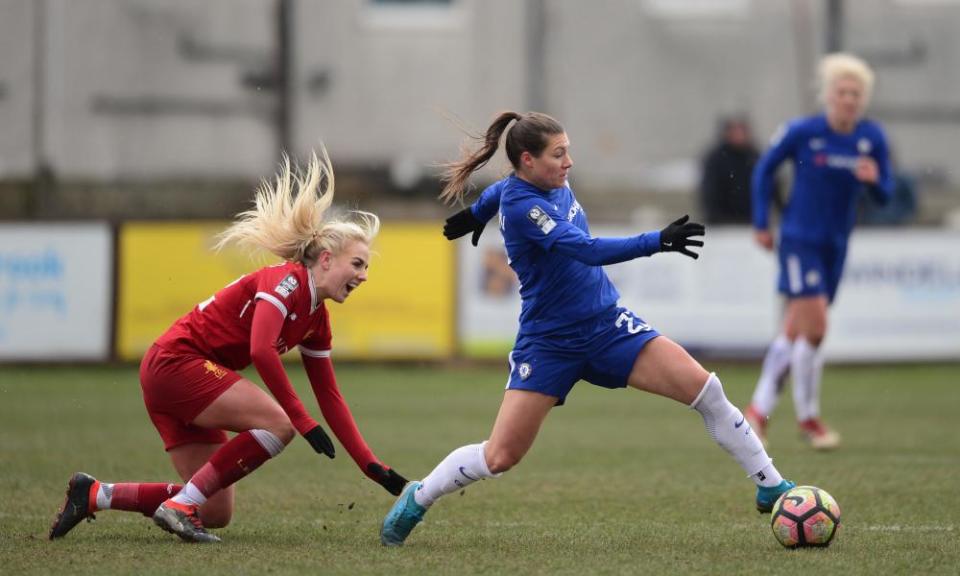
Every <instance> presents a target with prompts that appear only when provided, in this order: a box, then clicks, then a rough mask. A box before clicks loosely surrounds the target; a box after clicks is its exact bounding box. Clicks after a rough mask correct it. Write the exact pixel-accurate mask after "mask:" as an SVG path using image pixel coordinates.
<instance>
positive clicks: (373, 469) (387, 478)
mask: <svg viewBox="0 0 960 576" xmlns="http://www.w3.org/2000/svg"><path fill="white" fill-rule="evenodd" d="M367 474H368V475H369V476H370V477H371V478H373V479H374V480H375V481H376V482H377V483H378V484H380V485H381V486H383V487H384V488H386V489H387V492H389V493H391V494H393V495H394V496H399V495H400V493H401V492H403V487H404V486H406V485H407V479H406V478H404V477H403V476H401V475H399V474H397V473H396V471H394V470H393V469H392V468H385V467H384V466H383V464H378V463H376V462H371V463H370V464H367Z"/></svg>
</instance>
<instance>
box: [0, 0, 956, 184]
mask: <svg viewBox="0 0 960 576" xmlns="http://www.w3.org/2000/svg"><path fill="white" fill-rule="evenodd" d="M292 5H293V12H294V23H293V30H294V33H295V36H294V42H293V46H292V47H293V53H294V60H293V71H294V77H295V84H294V89H293V94H292V104H291V106H292V109H291V110H290V113H291V117H292V141H293V144H294V146H293V147H294V152H295V153H303V152H305V151H306V150H308V149H309V148H311V147H314V146H315V145H316V143H317V142H318V141H319V140H320V139H321V138H322V139H323V140H324V141H325V142H326V143H327V145H328V147H329V148H330V151H331V154H332V156H333V158H334V161H335V163H338V164H340V165H346V166H354V167H364V166H370V167H377V168H383V167H384V166H386V167H389V169H390V170H391V174H392V176H393V178H394V179H395V181H396V182H397V183H400V184H403V183H404V182H410V181H413V180H416V179H417V178H418V177H420V176H422V175H423V174H424V173H425V172H429V171H430V169H431V168H430V166H431V165H433V164H435V163H437V162H440V161H444V160H449V159H451V158H452V157H454V156H456V153H457V146H458V143H459V142H461V140H462V135H461V133H460V132H458V130H457V128H456V127H455V125H454V123H453V122H451V121H450V120H449V119H448V118H447V117H446V116H449V115H453V116H455V117H459V118H460V119H462V121H463V122H464V123H465V124H467V125H469V126H472V127H474V128H483V127H485V126H486V124H487V122H488V121H489V120H490V119H491V117H492V116H493V114H494V113H496V112H497V111H499V110H502V109H506V108H512V109H520V110H525V109H528V108H529V107H531V106H532V105H536V106H537V107H539V108H542V109H543V110H545V111H547V112H549V113H552V114H555V115H556V116H558V118H559V119H560V120H561V121H562V122H563V123H564V124H565V126H566V127H567V130H568V132H569V133H570V135H571V138H572V140H573V144H574V148H573V153H574V158H575V161H576V162H577V168H576V170H575V177H576V181H575V184H576V185H577V186H578V187H579V188H581V189H582V188H585V187H589V188H590V189H591V190H600V191H602V190H612V191H615V190H630V189H646V190H651V189H652V190H672V189H681V190H684V189H689V187H690V186H692V185H693V183H694V182H695V180H696V161H697V158H698V156H699V155H700V153H701V151H702V149H703V147H704V145H705V144H706V143H707V142H708V141H709V140H710V139H711V138H712V136H713V133H714V126H715V122H716V118H717V116H718V115H720V114H723V113H726V112H731V111H746V112H747V113H749V114H750V116H751V117H752V118H753V120H754V124H755V126H756V132H757V136H758V138H759V139H760V140H761V141H765V140H766V138H767V136H768V135H769V134H770V133H772V131H773V130H774V128H775V127H776V125H777V124H778V123H780V122H781V121H783V120H785V119H787V118H790V117H791V116H794V115H797V114H801V113H807V112H810V111H812V110H813V109H815V105H816V104H815V101H814V91H813V87H812V77H811V74H810V72H811V71H812V69H813V67H814V65H815V63H816V60H817V58H818V56H819V54H820V53H821V51H822V49H823V46H824V39H823V37H824V25H823V23H824V20H825V18H824V14H823V5H824V3H823V2H819V1H814V0H809V1H787V0H775V1H760V0H717V1H715V2H699V1H678V0H674V1H668V0H604V1H602V2H582V1H580V0H527V1H526V2H520V1H516V0H453V1H452V2H451V3H450V4H449V5H444V4H443V3H439V4H438V3H427V4H426V5H419V6H414V7H404V6H397V5H395V4H393V3H378V2H371V1H369V0H343V1H319V0H296V1H294V2H293V3H292ZM844 5H845V7H846V20H847V27H846V37H845V42H846V46H847V47H848V48H849V49H851V50H855V51H860V52H862V53H863V54H865V55H866V56H867V58H868V59H869V60H870V61H871V62H873V63H874V65H875V66H876V70H877V74H878V82H879V84H878V90H877V94H876V98H875V102H874V111H875V112H876V116H877V117H878V118H879V119H880V120H881V121H884V122H886V124H887V127H888V130H889V132H890V134H891V137H892V140H893V142H894V145H895V147H896V150H897V153H898V157H899V160H900V163H901V165H902V166H903V167H905V168H907V169H910V170H913V171H915V172H919V173H921V174H922V175H923V174H925V175H927V176H929V177H930V178H931V179H932V180H937V179H938V178H939V179H940V180H941V181H946V182H947V184H948V185H952V186H956V185H957V183H958V182H960V167H957V165H956V162H954V160H953V155H954V150H955V149H956V145H957V144H958V140H960V139H958V137H957V134H960V130H958V128H960V66H957V62H958V60H960V58H958V56H960V39H958V34H957V31H958V30H960V2H955V1H947V0H942V1H939V2H933V1H929V0H927V1H919V0H848V1H847V2H846V3H845V4H844ZM275 12H276V5H275V3H273V2H267V1H265V0H208V1H206V2H202V3H200V2H195V1H192V0H86V1H84V2H76V1H71V0H36V1H35V2H30V1H29V0H0V124H2V125H3V126H4V129H3V130H2V131H0V179H3V178H12V177H23V176H29V175H30V174H32V172H33V170H34V168H35V166H36V165H37V158H38V156H39V157H44V158H46V159H47V160H48V161H49V163H50V164H51V166H52V168H53V169H54V170H55V171H56V173H57V174H58V175H59V176H61V177H63V178H83V179H93V180H97V179H103V180H116V179H124V178H127V179H130V178H132V179H140V178H146V179H150V178H157V177H164V178H170V177H200V178H222V177H241V178H256V177H259V176H262V175H264V174H267V173H269V172H270V171H272V167H273V165H274V162H275V160H276V158H277V156H278V140H277V130H276V125H275V122H274V118H275V116H274V114H275V112H276V108H275V107H276V105H277V99H276V97H275V96H276V95H275V92H274V91H273V89H272V87H271V85H270V74H271V73H272V72H273V71H275V68H274V67H273V64H274V63H275V58H276V38H275V34H276V23H275V22H274V15H275ZM531 15H533V16H531ZM37 18H39V20H37ZM541 19H542V20H541ZM537 22H542V29H543V30H544V34H543V36H542V39H541V42H540V44H539V46H540V48H541V51H540V52H539V53H540V54H542V57H540V56H537V54H538V52H536V51H533V52H531V39H530V34H529V31H530V30H531V29H532V26H534V25H535V24H536V23H537ZM38 31H39V32H38ZM38 33H39V34H40V35H39V36H38ZM34 46H40V47H41V48H42V50H41V52H40V54H41V55H42V57H40V58H36V57H35V55H36V54H35V52H34V50H33V48H34ZM534 46H536V43H534ZM37 72H39V73H40V76H39V77H38V76H37V74H36V73H37ZM536 79H541V80H542V84H539V85H534V84H533V82H535V80H536ZM38 86H39V87H40V88H41V92H42V93H41V94H37V93H35V90H36V88H37V87H38ZM35 113H39V114H40V116H39V117H37V116H35ZM38 118H39V121H38V120H37V119H38ZM37 127H39V130H37V129H36V128H37ZM501 166H502V163H501ZM495 170H496V169H495V168H493V169H491V171H490V172H488V174H489V175H491V176H492V175H494V174H495Z"/></svg>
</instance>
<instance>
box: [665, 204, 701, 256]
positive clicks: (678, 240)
mask: <svg viewBox="0 0 960 576" xmlns="http://www.w3.org/2000/svg"><path fill="white" fill-rule="evenodd" d="M706 232H707V229H706V227H705V226H704V225H703V224H700V223H698V222H690V216H689V215H687V214H684V215H683V217H682V218H678V219H677V220H674V221H673V222H671V223H670V225H669V226H667V227H666V228H664V229H663V230H661V231H660V250H661V251H662V252H679V253H681V254H683V255H684V256H689V257H690V258H693V259H694V260H696V259H697V258H699V257H700V254H698V253H696V252H693V251H692V250H690V249H689V248H690V247H692V246H693V247H701V246H703V240H693V239H692V237H693V236H703V235H704V234H706Z"/></svg>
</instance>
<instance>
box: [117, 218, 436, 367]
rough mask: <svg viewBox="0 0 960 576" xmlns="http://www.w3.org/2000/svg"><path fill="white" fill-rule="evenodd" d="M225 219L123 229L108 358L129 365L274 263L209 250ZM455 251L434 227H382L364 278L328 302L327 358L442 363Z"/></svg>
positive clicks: (232, 250)
mask: <svg viewBox="0 0 960 576" xmlns="http://www.w3.org/2000/svg"><path fill="white" fill-rule="evenodd" d="M227 225H228V223H227V222H200V223H196V222H190V223H168V222H164V223H153V222H137V223H127V224H124V225H123V226H122V227H121V229H120V239H119V270H118V293H119V298H120V301H119V305H118V308H117V356H118V357H119V358H121V359H126V360H137V359H139V358H140V357H141V356H142V355H143V353H144V352H145V351H146V350H147V348H149V346H150V344H152V343H153V341H154V340H155V339H156V338H157V337H158V336H159V335H160V334H162V333H163V331H164V330H166V329H167V328H168V327H169V326H170V324H172V323H173V322H174V321H175V320H176V319H177V318H179V317H180V316H182V315H184V314H186V313H187V312H189V311H190V310H191V309H192V308H193V307H194V306H196V305H197V303H199V302H201V301H203V300H205V299H207V298H209V297H210V296H211V295H212V294H213V293H214V292H216V291H217V290H219V289H220V288H222V287H223V286H225V285H226V284H228V283H230V282H232V281H234V280H236V279H237V278H238V277H240V276H242V275H243V274H246V273H248V272H252V271H254V270H256V269H257V268H259V267H261V266H264V265H267V264H272V263H275V262H276V261H277V259H276V258H275V257H273V256H270V255H266V256H262V257H251V256H249V255H248V254H247V253H246V252H244V251H242V250H239V249H237V248H233V247H230V248H226V249H224V250H223V251H221V252H220V253H216V252H214V251H213V244H214V242H215V236H216V234H217V233H218V232H220V231H221V230H223V229H224V228H225V227H226V226H227ZM453 258H454V254H453V249H452V248H451V246H450V245H449V243H448V242H446V241H445V240H444V239H443V236H442V235H441V234H440V233H439V225H438V224H436V223H432V222H431V223H384V225H383V227H382V228H381V231H380V235H379V236H378V237H377V239H376V241H375V242H374V245H373V254H372V257H371V264H370V271H369V273H368V276H369V280H368V281H367V282H366V283H365V284H363V285H362V286H361V287H360V288H359V289H358V290H357V291H355V292H354V293H353V294H351V295H350V297H349V298H348V299H347V301H346V302H345V303H344V304H337V303H336V302H333V301H332V300H327V301H326V304H327V308H328V309H329V310H330V315H331V321H332V326H333V347H334V356H335V357H336V358H354V359H361V358H371V359H377V358H380V359H386V358H391V359H405V358H446V357H448V356H450V355H452V354H453V351H454V306H455V302H454V281H453V278H454V269H453V266H454V260H453Z"/></svg>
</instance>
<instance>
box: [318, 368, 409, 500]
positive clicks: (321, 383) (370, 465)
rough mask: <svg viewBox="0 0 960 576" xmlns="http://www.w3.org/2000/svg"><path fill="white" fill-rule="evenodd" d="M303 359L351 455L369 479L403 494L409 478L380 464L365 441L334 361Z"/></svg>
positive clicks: (327, 416) (320, 400)
mask: <svg viewBox="0 0 960 576" xmlns="http://www.w3.org/2000/svg"><path fill="white" fill-rule="evenodd" d="M301 358H302V360H303V367H304V370H305V371H306V372H307V377H308V379H309V380H310V387H311V388H313V394H314V396H316V397H317V404H318V405H319V406H320V411H321V412H322V413H323V418H324V419H325V420H326V421H327V424H329V425H330V429H331V430H332V431H333V433H334V435H335V436H336V437H337V439H338V440H340V443H341V444H343V447H344V448H345V449H346V450H347V453H348V454H350V457H351V458H353V461H354V462H356V463H357V466H358V467H359V468H360V470H361V471H362V472H363V473H364V474H366V475H367V477H368V478H370V479H371V480H373V481H374V482H376V483H378V484H380V485H381V486H383V487H384V489H385V490H387V491H388V492H390V493H391V494H393V495H394V496H398V495H400V492H401V491H402V490H403V487H404V486H405V485H406V483H407V479H406V478H404V477H403V476H401V475H400V474H398V473H397V472H396V471H395V470H393V469H391V468H390V467H389V466H387V465H386V464H384V463H383V462H380V461H379V460H378V459H377V457H376V456H374V454H373V451H372V450H370V447H369V446H368V445H367V443H366V441H365V440H364V439H363V435H361V434H360V429H359V428H358V427H357V423H356V420H354V418H353V414H352V413H351V412H350V407H349V406H347V402H346V400H344V399H343V396H342V395H341V394H340V388H339V387H338V386H337V380H336V376H335V375H334V372H333V362H331V361H330V358H329V357H327V358H315V357H311V356H307V355H306V354H303V355H301Z"/></svg>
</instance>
